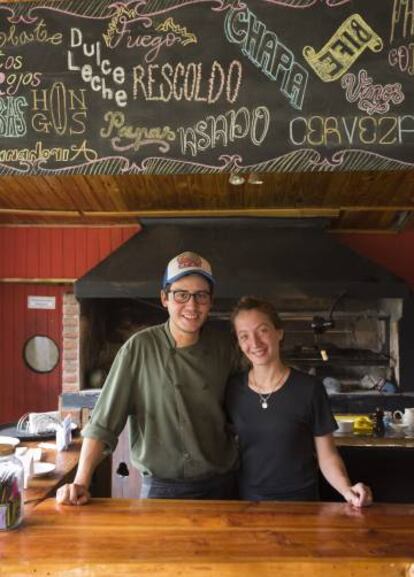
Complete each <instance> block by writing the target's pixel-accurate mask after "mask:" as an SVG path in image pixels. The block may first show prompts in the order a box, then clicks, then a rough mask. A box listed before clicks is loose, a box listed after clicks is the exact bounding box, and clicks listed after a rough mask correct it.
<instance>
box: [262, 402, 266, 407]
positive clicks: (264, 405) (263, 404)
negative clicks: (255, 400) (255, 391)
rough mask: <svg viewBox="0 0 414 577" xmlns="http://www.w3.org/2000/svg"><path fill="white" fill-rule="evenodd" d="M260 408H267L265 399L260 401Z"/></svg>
mask: <svg viewBox="0 0 414 577" xmlns="http://www.w3.org/2000/svg"><path fill="white" fill-rule="evenodd" d="M262 409H267V401H262Z"/></svg>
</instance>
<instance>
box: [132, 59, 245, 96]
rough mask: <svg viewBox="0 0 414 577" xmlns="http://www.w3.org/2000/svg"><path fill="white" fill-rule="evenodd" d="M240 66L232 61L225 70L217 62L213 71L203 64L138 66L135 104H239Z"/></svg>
mask: <svg viewBox="0 0 414 577" xmlns="http://www.w3.org/2000/svg"><path fill="white" fill-rule="evenodd" d="M242 76H243V70H242V65H241V62H239V61H238V60H233V61H232V62H230V64H229V65H228V66H227V67H226V68H223V66H222V65H221V64H220V63H219V62H218V61H217V60H214V62H213V63H212V64H211V65H210V67H208V66H207V68H206V64H204V63H201V62H187V63H186V64H183V63H181V62H178V63H177V64H175V66H172V65H171V64H169V63H166V64H162V65H159V64H149V65H147V66H143V65H142V64H138V65H137V66H134V68H133V97H134V100H138V99H139V98H143V99H144V100H160V101H161V102H169V101H170V100H177V101H180V100H187V101H188V102H190V101H194V102H205V103H206V104H214V103H215V102H217V101H218V100H220V99H222V100H223V99H224V100H225V101H226V102H229V103H231V104H232V103H233V102H235V101H236V100H237V97H238V94H239V90H240V85H241V81H242Z"/></svg>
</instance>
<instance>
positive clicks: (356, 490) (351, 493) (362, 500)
mask: <svg viewBox="0 0 414 577" xmlns="http://www.w3.org/2000/svg"><path fill="white" fill-rule="evenodd" d="M343 497H344V499H345V501H347V502H348V503H350V504H351V505H353V506H354V507H367V506H368V505H371V504H372V492H371V489H370V488H369V487H368V485H364V483H356V484H355V485H353V486H352V487H350V488H349V489H348V490H347V491H345V492H344V494H343Z"/></svg>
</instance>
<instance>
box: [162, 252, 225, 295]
mask: <svg viewBox="0 0 414 577" xmlns="http://www.w3.org/2000/svg"><path fill="white" fill-rule="evenodd" d="M189 274H199V275H201V276H203V277H204V278H206V279H207V280H208V281H210V282H212V283H213V284H214V282H215V281H214V278H213V272H212V270H211V266H210V263H209V262H208V261H207V260H206V259H205V258H203V257H202V256H200V255H199V254H197V253H196V252H191V251H186V252H182V253H181V254H179V255H178V256H175V257H174V258H173V259H171V260H170V262H169V263H168V265H167V268H166V269H165V273H164V277H163V279H162V288H165V287H166V285H167V284H172V283H173V282H175V281H177V280H178V279H180V278H182V277H183V276H187V275H189Z"/></svg>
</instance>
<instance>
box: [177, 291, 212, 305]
mask: <svg viewBox="0 0 414 577" xmlns="http://www.w3.org/2000/svg"><path fill="white" fill-rule="evenodd" d="M168 292H169V293H171V294H172V296H173V299H174V301H175V302H176V303H178V304H180V305H183V304H184V303H188V301H189V300H190V299H191V297H194V300H195V302H196V303H197V304H198V305H206V304H207V303H209V302H210V297H211V293H210V292H209V291H196V292H195V293H190V291H183V290H175V291H168Z"/></svg>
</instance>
